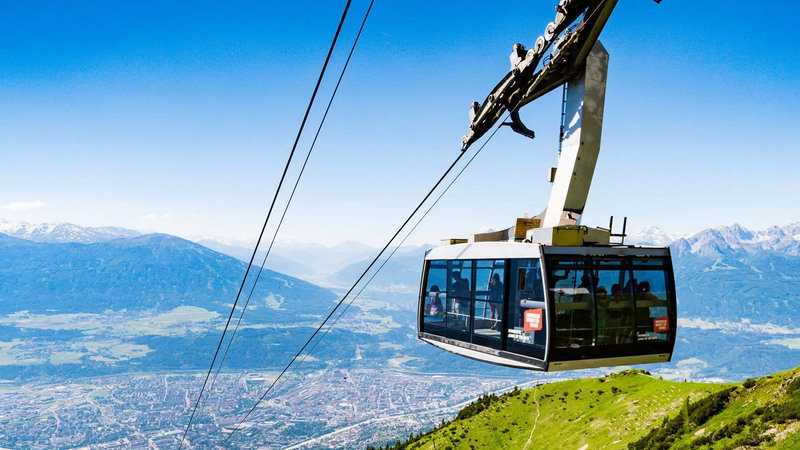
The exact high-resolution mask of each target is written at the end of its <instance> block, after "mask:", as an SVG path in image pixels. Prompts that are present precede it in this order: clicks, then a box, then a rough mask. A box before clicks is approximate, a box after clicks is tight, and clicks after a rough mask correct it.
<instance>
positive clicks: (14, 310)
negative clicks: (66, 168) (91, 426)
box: [0, 224, 800, 379]
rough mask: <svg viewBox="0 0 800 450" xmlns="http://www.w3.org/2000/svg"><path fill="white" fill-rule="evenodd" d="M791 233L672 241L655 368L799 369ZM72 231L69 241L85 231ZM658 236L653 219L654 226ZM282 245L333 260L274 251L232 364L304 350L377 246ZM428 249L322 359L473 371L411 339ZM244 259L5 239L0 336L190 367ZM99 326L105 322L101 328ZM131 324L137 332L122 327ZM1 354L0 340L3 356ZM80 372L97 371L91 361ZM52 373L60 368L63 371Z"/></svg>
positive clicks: (137, 244)
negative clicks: (91, 339) (107, 338)
mask: <svg viewBox="0 0 800 450" xmlns="http://www.w3.org/2000/svg"><path fill="white" fill-rule="evenodd" d="M58 228H59V227H55V226H50V227H47V229H53V230H56V229H58ZM799 228H800V227H799V226H798V225H797V224H794V225H789V226H785V227H773V228H771V229H769V230H765V231H755V232H754V231H750V230H746V229H744V228H742V227H740V226H738V225H733V226H730V227H719V228H715V229H709V230H705V231H703V232H701V233H698V234H696V235H694V236H691V237H689V238H681V237H677V236H676V240H675V241H674V242H673V243H672V244H670V247H671V248H672V254H673V264H674V267H675V277H676V284H677V289H678V292H677V294H678V301H679V311H678V312H679V317H680V319H679V326H680V327H681V329H680V330H679V342H678V343H677V346H676V358H677V359H676V361H678V362H680V363H679V364H677V365H676V364H675V363H673V364H670V365H663V366H662V367H661V368H660V369H659V370H662V369H663V370H664V371H672V372H674V374H673V375H674V376H675V377H677V376H694V377H701V378H702V377H706V378H708V377H711V378H724V379H730V378H733V379H739V378H741V377H742V376H751V375H752V374H758V373H763V370H773V371H776V370H782V369H785V368H787V367H789V366H788V365H790V364H793V363H794V365H797V362H798V360H797V350H796V349H797V348H798V347H799V345H798V342H800V339H798V338H800V329H798V328H800V324H798V320H797V317H800V302H797V301H796V292H798V291H800V276H798V274H800V255H798V252H797V242H798V229H799ZM40 229H46V228H44V227H42V228H40ZM78 231H80V232H78V233H76V234H75V236H84V237H85V236H86V235H87V234H89V231H86V230H83V231H81V230H78ZM657 231H658V230H657V229H655V228H651V229H650V234H651V235H653V234H655V233H657ZM39 237H40V238H43V239H44V238H45V237H44V236H42V235H39ZM82 239H83V238H82ZM215 242H216V241H215ZM219 244H220V245H223V244H222V243H219ZM228 244H231V243H230V242H229V243H228ZM231 247H236V246H235V245H231ZM280 247H281V248H282V249H283V250H284V251H286V252H285V253H283V254H281V255H280V257H283V255H287V254H288V255H289V256H293V257H294V258H296V259H291V260H289V262H287V263H285V264H286V266H285V267H291V266H290V265H289V264H297V265H301V264H302V263H301V262H298V260H299V261H303V262H311V263H312V265H313V259H312V258H313V252H314V251H320V252H321V253H323V254H322V255H321V256H320V258H318V262H320V263H319V264H316V266H314V267H321V266H325V268H326V270H327V271H330V270H331V269H332V268H335V267H337V265H341V267H340V268H339V269H338V270H335V271H333V272H328V273H327V274H326V273H324V272H323V269H319V270H317V271H314V272H315V273H313V274H310V275H308V277H309V278H307V279H306V280H302V279H299V278H297V277H293V276H290V275H287V274H285V273H284V272H286V271H284V270H281V267H280V266H279V265H278V263H281V259H280V258H279V257H278V256H277V255H278V254H277V253H276V255H275V256H276V259H275V260H273V261H274V262H275V263H276V265H275V266H271V267H272V268H274V269H276V270H271V269H270V266H268V268H267V270H266V271H265V272H264V274H263V275H262V279H261V280H260V281H259V287H258V288H257V289H256V291H255V292H254V296H253V300H252V302H251V304H250V307H249V308H248V314H247V317H246V318H245V324H246V330H243V331H242V332H241V335H242V339H245V341H246V342H249V345H250V347H249V348H245V349H244V350H243V353H242V354H239V355H238V356H236V357H234V358H233V361H234V362H235V363H236V364H234V366H237V365H238V366H239V367H245V366H248V367H252V365H253V364H265V360H264V359H263V358H254V359H248V358H247V357H245V356H244V355H246V354H250V353H252V352H259V351H261V350H265V351H266V349H272V351H270V352H269V354H270V355H271V357H270V358H273V357H279V356H280V355H283V354H285V353H291V351H293V350H294V349H295V348H296V347H298V346H299V345H302V339H303V336H305V335H307V334H308V333H310V332H311V328H309V327H311V326H316V325H317V324H318V323H319V322H320V321H321V320H322V318H323V317H324V316H325V315H326V313H327V312H328V311H329V310H330V308H332V307H333V304H334V301H336V300H337V298H339V297H338V296H337V295H336V294H334V293H333V292H331V291H330V290H329V289H334V290H339V289H340V288H342V287H348V286H349V285H350V284H351V283H352V282H353V281H355V279H357V278H358V276H359V275H360V274H361V272H362V271H363V269H364V268H365V267H366V266H367V264H368V263H369V262H370V261H371V260H372V258H373V253H377V250H375V249H371V248H370V247H369V246H366V245H363V244H357V243H345V244H343V245H342V246H340V247H338V248H334V247H327V246H322V245H317V244H299V243H291V242H287V243H281V246H280ZM429 247H430V246H420V247H404V248H402V249H400V250H399V251H398V252H397V254H395V255H394V257H393V258H392V259H391V260H390V261H389V262H388V263H387V264H386V266H385V267H384V268H383V270H382V271H381V272H380V274H379V275H378V276H377V277H376V278H375V280H374V281H373V283H372V284H371V285H370V288H369V289H368V290H367V291H366V292H365V293H364V295H363V296H362V297H361V298H360V299H359V300H358V302H357V303H356V305H355V306H354V308H353V310H351V311H350V312H348V314H347V316H346V317H345V318H344V320H343V321H342V322H341V324H340V325H339V326H338V327H337V329H336V330H334V331H333V335H335V336H336V338H335V339H336V340H337V343H340V345H337V346H335V347H334V348H333V350H332V351H331V352H330V355H328V356H331V357H333V355H336V354H348V353H349V352H353V351H354V350H353V349H354V348H355V347H354V346H357V348H358V353H359V354H360V355H364V356H363V357H364V358H377V359H375V360H374V363H375V364H384V363H385V361H387V360H388V359H389V358H395V357H408V356H412V355H413V358H417V359H413V360H411V361H409V362H407V363H406V365H409V366H413V367H415V368H416V369H420V370H423V369H435V368H436V367H439V366H441V364H442V361H444V360H445V359H446V361H447V366H448V367H449V369H450V370H455V371H458V370H463V371H470V370H473V369H475V368H476V366H481V365H480V364H477V363H474V362H472V361H468V360H464V359H462V358H458V357H455V356H452V355H449V354H447V355H442V354H441V352H439V351H437V350H435V349H433V348H431V347H429V346H427V345H424V344H420V343H419V342H418V341H417V340H416V339H415V335H414V333H413V330H414V328H415V309H416V295H417V286H418V283H419V279H420V271H421V261H422V258H423V255H424V252H425V250H426V249H427V248H429ZM240 248H244V247H240ZM286 249H289V250H288V251H287V250H286ZM328 251H329V253H327V254H326V253H325V252H328ZM365 253H369V254H367V255H366V256H365ZM248 259H249V257H248ZM287 259H288V256H287ZM353 260H355V261H353ZM323 261H324V262H325V263H324V264H322V263H321V262H323ZM348 261H349V262H348ZM246 267H247V265H246V263H244V262H242V261H241V260H239V259H236V258H234V257H231V256H229V255H226V254H223V253H221V252H218V251H215V250H212V249H211V248H208V247H205V246H202V245H199V244H197V243H194V242H191V241H188V240H184V239H181V238H177V237H174V236H169V235H160V234H151V235H141V236H135V237H122V238H118V239H114V240H108V241H103V242H93V243H88V244H81V243H75V242H67V243H49V242H33V241H32V240H28V239H19V238H14V237H10V236H4V235H0V341H3V340H13V339H18V338H19V339H29V340H30V339H33V340H36V339H39V340H40V341H41V342H42V343H43V344H42V345H44V343H52V342H55V341H52V339H56V338H57V339H73V340H74V339H77V340H78V341H80V342H82V340H84V339H87V336H90V335H93V333H96V332H98V331H97V330H101V331H102V333H106V334H108V333H110V334H111V335H113V338H114V339H123V341H125V340H128V341H130V339H133V340H134V341H135V342H136V343H137V344H136V345H148V346H149V348H151V349H154V350H155V351H154V352H153V353H149V354H147V356H146V357H144V358H141V359H140V360H139V361H140V362H141V363H142V364H144V365H145V366H147V367H162V365H167V366H168V367H176V364H177V367H194V366H195V365H196V364H197V361H199V360H202V355H203V353H202V351H203V349H205V348H206V347H207V346H209V345H214V343H213V339H214V335H217V336H218V332H219V331H218V330H219V327H220V326H221V325H222V320H223V318H225V317H227V313H229V312H230V305H231V303H232V301H233V299H234V298H235V297H236V292H237V290H238V287H239V283H240V282H241V277H242V276H243V274H244V271H245V269H246ZM256 269H257V268H256ZM308 280H311V281H312V283H313V284H312V283H309V282H308ZM320 286H326V287H327V288H326V287H320ZM248 288H249V285H248V286H246V287H245V290H244V292H245V294H247V293H249V289H248ZM240 306H241V304H240ZM362 307H363V309H362ZM186 308H189V309H188V310H187V309H186ZM191 308H195V309H191ZM87 315H89V316H91V317H89V316H87ZM98 315H100V316H102V317H100V316H98ZM97 322H100V323H102V322H108V326H106V327H102V326H99V325H97ZM131 330H133V331H131ZM128 332H132V333H133V334H129V335H126V334H125V333H128ZM102 333H101V334H102ZM126 336H127V337H126ZM191 336H194V337H191ZM196 339H201V340H202V342H203V344H202V345H201V344H200V343H199V341H196ZM217 339H218V338H217ZM237 339H239V338H237ZM78 341H76V342H78ZM128 341H125V342H128ZM31 342H33V341H31ZM131 342H133V341H131ZM298 342H300V344H299V345H295V344H297V343H298ZM379 342H380V343H381V344H380V345H379ZM47 345H50V344H47ZM59 345H60V344H59ZM76 345H77V344H76ZM15 348H16V349H19V347H15ZM236 348H241V347H238V346H237V347H236ZM176 349H180V350H179V351H178V350H176ZM15 351H16V350H15ZM30 351H31V352H32V353H31V354H40V353H42V352H45V351H44V350H42V349H38V350H37V349H31V350H30ZM47 351H50V350H47ZM52 351H56V350H52ZM57 351H63V350H57ZM3 352H4V350H3V349H1V348H0V361H1V360H3V357H4V353H3ZM37 352H38V353H37ZM176 352H177V353H176ZM73 353H74V352H73ZM45 354H46V352H45ZM176 354H179V355H182V356H181V357H180V358H178V357H177V356H176ZM20 355H21V354H20V353H19V352H17V353H13V352H11V353H9V354H8V355H5V356H6V360H12V361H16V360H18V359H19V358H21V357H22V356H20ZM433 355H436V356H435V357H433V358H428V356H433ZM9 358H10V359H9ZM349 358H350V356H347V357H346V358H345V361H349ZM28 359H30V358H28ZM106 359H109V358H106ZM270 360H273V359H270ZM381 361H383V362H381ZM113 364H114V365H115V367H113V368H111V369H108V368H107V369H108V370H112V369H113V370H125V367H124V364H122V363H121V362H114V363H113ZM267 365H268V366H269V364H267ZM71 367H75V368H78V367H80V366H71ZM87 367H89V368H90V369H92V370H95V369H97V365H89V366H87ZM481 367H483V366H481ZM5 368H6V369H8V367H5ZM492 369H494V368H492ZM59 370H62V371H63V370H64V369H63V366H61V368H60V369H59ZM98 370H99V369H98ZM103 370H106V369H103ZM663 373H666V372H663ZM679 374H683V375H679ZM665 376H666V375H665ZM729 377H730V378H729Z"/></svg>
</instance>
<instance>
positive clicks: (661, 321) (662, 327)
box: [653, 317, 669, 333]
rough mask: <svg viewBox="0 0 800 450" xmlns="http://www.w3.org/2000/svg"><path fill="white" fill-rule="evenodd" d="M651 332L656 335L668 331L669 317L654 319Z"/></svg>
mask: <svg viewBox="0 0 800 450" xmlns="http://www.w3.org/2000/svg"><path fill="white" fill-rule="evenodd" d="M653 331H655V332H656V333H663V332H665V331H669V317H656V318H655V319H653Z"/></svg>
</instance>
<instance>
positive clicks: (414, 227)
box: [278, 116, 508, 387]
mask: <svg viewBox="0 0 800 450" xmlns="http://www.w3.org/2000/svg"><path fill="white" fill-rule="evenodd" d="M507 118H508V116H506V119H507ZM503 121H505V120H503ZM500 127H501V125H498V126H497V127H495V130H494V131H493V132H492V133H491V134H490V135H489V137H488V138H487V139H486V141H485V142H484V143H483V145H481V146H480V148H478V151H476V152H475V154H474V155H472V157H471V158H470V159H469V161H467V163H466V164H465V165H464V167H462V168H461V170H460V171H459V172H458V173H457V174H456V176H455V177H454V178H453V180H452V181H450V183H449V184H448V185H447V187H446V188H445V189H444V190H443V191H442V193H441V194H439V197H437V198H436V201H434V202H433V203H432V204H431V206H430V207H429V208H428V210H427V211H425V214H423V215H422V216H421V217H420V218H419V220H418V221H417V223H416V224H414V226H413V227H412V228H411V230H409V232H408V233H407V234H406V235H405V237H404V238H403V240H401V241H400V243H399V244H397V246H396V247H395V248H394V250H392V252H391V253H390V254H389V256H387V257H386V259H385V260H384V261H383V263H382V264H381V265H380V266H379V267H378V269H377V270H376V271H375V272H374V273H373V274H372V276H371V277H370V278H369V279H368V280H367V282H366V283H365V284H364V285H363V286H362V287H361V289H360V290H359V291H358V293H356V295H355V296H354V297H352V298H351V299H350V301H349V302H348V303H347V305H345V308H344V309H343V310H342V312H341V313H339V315H338V316H336V318H335V319H334V320H333V322H332V323H331V324H330V325H329V326H328V328H326V329H325V331H324V332H323V333H322V335H321V336H320V338H319V339H317V341H316V342H315V343H314V345H313V346H311V349H309V350H308V351H307V352H306V353H305V354H304V355H303V357H302V358H301V359H300V361H298V362H297V364H295V365H294V366H293V367H292V370H291V371H290V372H289V373H288V375H289V376H291V375H292V374H294V373H295V372H296V371H297V369H298V368H299V367H300V366H301V365H303V363H304V362H305V360H306V358H308V356H309V355H311V353H313V352H314V349H316V348H317V345H319V343H320V342H321V341H322V340H323V339H325V336H327V335H328V332H329V331H331V329H332V328H333V327H335V326H336V324H337V323H338V322H339V319H341V318H342V316H344V314H345V313H346V312H347V310H348V309H350V306H352V305H353V303H354V302H355V301H356V299H358V297H359V296H361V293H362V292H364V290H365V289H366V288H367V286H369V284H370V283H371V282H372V280H374V279H375V277H376V276H377V275H378V273H379V272H380V271H381V270H382V269H383V266H385V265H386V263H388V262H389V260H390V259H392V256H394V254H395V253H397V250H399V249H400V247H401V246H402V245H403V244H404V243H405V242H406V240H407V239H408V238H409V236H411V234H412V233H414V231H415V230H416V229H417V227H418V226H419V225H420V224H421V223H422V221H423V220H425V217H427V216H428V213H430V212H431V210H432V209H433V208H434V207H435V206H436V205H437V204H438V203H439V200H441V199H442V197H444V195H445V194H447V191H449V190H450V188H451V187H452V186H453V184H455V182H456V180H458V178H459V177H460V176H461V174H463V173H464V171H465V170H467V167H469V165H470V164H472V161H473V160H475V158H476V157H477V156H478V155H479V154H480V153H481V150H483V148H484V147H486V144H488V143H489V141H491V140H492V138H493V137H494V135H495V133H497V130H499V129H500ZM280 386H283V382H282V383H281V385H280ZM280 386H278V387H280Z"/></svg>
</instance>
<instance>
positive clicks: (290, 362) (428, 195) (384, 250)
mask: <svg viewBox="0 0 800 450" xmlns="http://www.w3.org/2000/svg"><path fill="white" fill-rule="evenodd" d="M495 131H496V130H495ZM492 136H494V133H492ZM490 139H491V138H490ZM488 142H489V140H488V139H487V140H486V142H484V144H483V146H485V145H486V143H488ZM483 146H482V147H481V148H483ZM465 153H466V152H464V151H459V154H458V157H456V159H455V161H453V163H452V164H450V167H448V168H447V170H446V171H445V172H444V174H443V175H442V176H441V177H440V178H439V180H438V181H436V184H434V185H433V187H432V188H431V189H430V191H428V193H427V194H426V195H425V197H424V198H423V199H422V201H421V202H420V203H419V204H418V205H417V207H416V208H414V211H412V212H411V214H410V215H409V216H408V218H407V219H406V220H405V221H404V222H403V224H402V225H400V228H398V230H397V231H396V232H395V233H394V235H392V237H391V238H390V239H389V241H388V242H387V243H386V245H384V247H383V248H382V249H381V251H380V252H378V255H377V256H375V258H374V259H373V260H372V262H370V264H369V266H367V268H366V269H364V272H363V273H362V274H361V275H360V276H359V277H358V279H357V280H356V281H355V283H353V285H352V286H351V287H350V289H348V291H347V293H346V294H345V295H344V296H343V297H342V299H341V300H339V302H338V303H337V304H336V306H334V308H333V309H332V310H331V312H330V313H328V316H327V317H325V320H323V321H322V323H321V324H320V325H319V326H318V327H317V329H316V330H314V333H313V334H312V335H311V337H309V338H308V340H306V342H305V344H303V347H301V348H300V350H299V351H298V352H297V353H296V354H295V355H294V356H293V357H292V359H291V361H289V363H288V364H287V365H286V367H284V368H283V370H282V371H281V372H280V373H279V374H278V376H277V377H276V378H275V380H273V382H272V384H270V386H269V387H268V388H267V390H266V391H265V392H264V394H262V395H261V397H259V399H258V400H257V401H256V403H255V404H254V405H253V407H252V408H250V410H249V411H248V412H247V414H245V415H244V417H243V418H242V419H241V420H240V421H239V423H237V425H236V427H234V429H233V430H231V432H230V433H228V436H227V437H226V438H225V440H224V441H223V442H222V443H221V444H220V445H219V446H218V447H217V448H222V447H223V446H224V445H225V444H226V443H227V442H228V441H229V440H230V438H231V437H232V436H233V435H234V434H235V433H236V432H237V431H238V430H239V429H240V428H241V426H242V425H243V424H244V422H245V421H246V420H247V418H248V417H250V415H251V414H252V413H253V411H255V409H256V408H257V407H258V405H259V404H260V403H261V402H262V401H263V400H264V398H265V397H266V396H267V395H268V394H269V393H270V392H271V391H272V389H273V388H274V387H275V384H276V383H277V382H278V381H279V380H280V379H281V378H282V377H283V376H284V374H286V372H287V371H288V370H289V367H291V366H292V364H294V362H295V361H297V359H298V358H299V357H300V355H301V354H302V353H303V352H304V351H305V349H306V348H307V347H308V345H309V344H310V343H311V341H312V340H313V339H314V338H315V337H316V336H317V334H319V332H320V330H321V329H322V328H323V327H324V326H325V324H327V323H328V320H330V318H331V317H332V316H333V314H334V313H335V312H336V311H337V310H338V309H339V307H340V306H341V305H342V303H344V301H345V299H347V297H348V296H349V295H350V294H351V293H352V292H353V290H355V288H356V286H358V284H359V283H360V282H361V280H362V279H364V277H365V276H366V275H367V273H368V272H369V271H370V269H372V266H374V265H375V263H376V262H377V261H378V260H379V259H380V258H381V256H383V254H384V252H386V249H388V248H389V246H390V245H391V244H392V242H393V241H394V240H395V239H396V238H397V236H398V235H400V233H401V232H402V231H403V229H404V228H405V227H406V225H408V223H409V222H410V221H411V219H412V218H414V216H415V215H416V214H417V212H418V211H419V210H420V209H421V208H422V206H423V205H424V204H425V202H427V201H428V199H429V198H430V196H431V195H432V194H433V193H434V191H436V189H437V188H438V187H439V185H440V184H442V182H443V181H444V179H445V178H447V175H449V174H450V172H451V171H452V170H453V168H454V167H455V166H456V165H457V164H458V162H459V161H460V160H461V158H463V157H464V154H465ZM473 158H474V157H473ZM462 172H463V170H462ZM459 175H460V174H459ZM451 184H452V183H451ZM448 188H449V186H448ZM437 201H438V200H437Z"/></svg>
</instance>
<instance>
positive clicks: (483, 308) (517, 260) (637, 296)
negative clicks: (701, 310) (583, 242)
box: [419, 242, 677, 371]
mask: <svg viewBox="0 0 800 450" xmlns="http://www.w3.org/2000/svg"><path fill="white" fill-rule="evenodd" d="M422 286H423V289H422V292H421V296H420V297H421V300H420V312H421V314H420V316H419V338H420V339H422V340H424V341H425V342H428V343H431V344H433V345H435V346H437V347H440V348H442V349H445V350H448V351H450V352H453V353H456V354H459V355H462V356H466V357H469V358H472V359H477V360H480V361H486V362H490V363H494V364H501V365H506V366H512V367H519V368H525V369H533V370H545V371H554V370H569V369H584V368H590V367H602V366H615V365H630V364H643V363H655V362H667V361H669V360H670V357H671V354H672V349H673V346H674V343H675V333H674V330H675V327H676V325H677V324H676V320H677V319H676V314H675V312H676V300H675V284H674V279H673V277H672V263H671V259H670V253H669V249H668V248H645V247H626V246H620V247H611V246H609V247H601V246H591V247H574V246H552V245H534V244H521V243H516V242H477V243H466V244H457V245H448V246H442V247H438V248H434V249H432V250H430V251H429V252H428V253H427V255H426V257H425V265H424V270H423V282H422Z"/></svg>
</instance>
